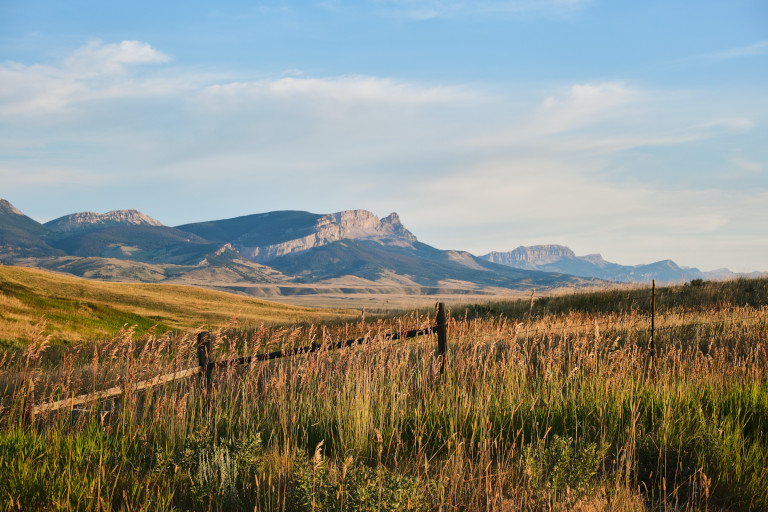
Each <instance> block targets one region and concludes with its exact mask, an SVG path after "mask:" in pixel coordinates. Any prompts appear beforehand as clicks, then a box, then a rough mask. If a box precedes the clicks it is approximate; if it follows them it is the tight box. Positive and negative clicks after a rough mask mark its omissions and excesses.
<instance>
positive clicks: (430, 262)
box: [270, 239, 586, 289]
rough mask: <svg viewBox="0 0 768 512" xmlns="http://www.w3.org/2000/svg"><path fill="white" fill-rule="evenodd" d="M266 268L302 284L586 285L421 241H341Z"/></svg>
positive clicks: (565, 277)
mask: <svg viewBox="0 0 768 512" xmlns="http://www.w3.org/2000/svg"><path fill="white" fill-rule="evenodd" d="M270 266H271V267H272V268H274V269H276V270H279V271H281V272H282V273H284V274H291V275H295V276H297V278H298V281H300V282H317V281H320V280H324V279H332V278H338V277H342V276H347V275H353V276H358V277H362V278H364V279H367V280H370V281H377V280H379V279H382V278H386V277H387V276H388V275H390V274H395V275H397V276H403V277H407V278H408V279H409V280H411V281H413V282H414V283H418V284H421V285H425V286H437V285H439V284H441V283H443V282H448V281H458V282H465V283H474V284H479V285H483V286H492V287H502V288H510V289H523V288H529V287H531V286H539V287H554V286H578V285H584V284H586V281H585V280H584V279H580V278H576V277H573V276H564V275H562V274H556V273H547V272H538V271H529V270H519V269H513V268H510V267H505V266H502V265H497V264H495V263H491V262H487V261H482V260H479V259H478V258H476V257H474V256H472V255H470V254H469V253H461V252H457V251H441V250H439V249H435V248H434V247H431V246H429V245H426V244H422V243H420V242H415V243H414V244H413V247H399V246H389V245H384V244H381V243H378V242H376V241H371V240H348V239H345V240H340V241H338V242H332V243H329V244H326V245H324V246H322V247H318V248H315V249H313V250H311V251H305V252H303V253H300V254H292V255H286V256H281V257H279V258H276V259H274V260H272V261H270Z"/></svg>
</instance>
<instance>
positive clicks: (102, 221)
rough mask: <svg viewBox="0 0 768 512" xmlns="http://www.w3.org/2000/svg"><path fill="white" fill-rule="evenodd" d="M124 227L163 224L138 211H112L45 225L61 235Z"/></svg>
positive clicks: (81, 214) (65, 219)
mask: <svg viewBox="0 0 768 512" xmlns="http://www.w3.org/2000/svg"><path fill="white" fill-rule="evenodd" d="M124 225H131V226H162V225H163V224H162V223H161V222H160V221H157V220H155V219H153V218H152V217H150V216H148V215H145V214H143V213H141V212H140V211H138V210H113V211H111V212H107V213H94V212H80V213H73V214H71V215H65V216H64V217H59V218H58V219H54V220H52V221H49V222H46V223H45V226H46V227H48V228H49V229H51V230H53V231H58V232H62V233H72V232H74V231H85V230H91V229H99V228H105V227H112V226H124Z"/></svg>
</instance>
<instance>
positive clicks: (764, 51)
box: [709, 41, 768, 60]
mask: <svg viewBox="0 0 768 512" xmlns="http://www.w3.org/2000/svg"><path fill="white" fill-rule="evenodd" d="M758 55H768V41H758V42H757V43H754V44H750V45H748V46H741V47H739V48H731V49H729V50H725V51H722V52H717V53H713V54H711V55H709V57H710V58H712V59H714V60H729V59H738V58H741V57H754V56H758Z"/></svg>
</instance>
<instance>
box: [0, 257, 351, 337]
mask: <svg viewBox="0 0 768 512" xmlns="http://www.w3.org/2000/svg"><path fill="white" fill-rule="evenodd" d="M356 315H358V312H356V311H350V310H340V309H310V308H304V307H299V306H291V305H285V304H277V303H274V302H269V301H266V300H261V299H254V298H250V297H243V296H240V295H235V294H232V293H226V292H219V291H213V290H208V289H204V288H197V287H191V286H180V285H166V284H137V283H115V282H101V281H92V280H86V279H80V278H76V277H72V276H68V275H63V274H57V273H53V272H48V271H44V270H37V269H30V268H23V267H8V266H0V340H5V341H17V342H26V341H29V340H30V339H32V337H33V333H34V332H35V331H36V327H35V326H36V325H38V324H40V323H41V322H44V324H45V334H46V335H51V336H52V337H53V339H54V340H59V341H77V340H83V339H87V338H95V337H108V336H114V335H115V334H116V333H117V332H118V331H119V330H120V328H121V327H122V326H123V325H125V324H129V325H136V326H137V332H138V333H141V332H145V331H146V330H147V329H149V328H151V327H152V326H155V325H156V326H157V328H158V329H160V330H163V329H179V330H194V329H212V328H217V327H220V326H223V325H225V324H227V323H229V322H230V321H232V320H233V319H234V318H236V319H237V320H238V324H239V325H242V326H249V325H259V324H261V323H277V322H279V323H293V322H318V321H328V320H333V319H351V318H354V317H355V316H356Z"/></svg>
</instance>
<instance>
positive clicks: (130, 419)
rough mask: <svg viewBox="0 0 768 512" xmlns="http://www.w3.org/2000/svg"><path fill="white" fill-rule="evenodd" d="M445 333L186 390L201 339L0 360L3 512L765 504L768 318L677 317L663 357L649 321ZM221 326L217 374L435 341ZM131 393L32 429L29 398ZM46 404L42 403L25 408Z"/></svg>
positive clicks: (537, 318)
mask: <svg viewBox="0 0 768 512" xmlns="http://www.w3.org/2000/svg"><path fill="white" fill-rule="evenodd" d="M525 309H527V311H526V313H527V314H525V313H523V314H522V315H520V316H518V317H517V318H515V317H512V316H509V315H504V314H498V315H496V314H493V315H486V316H477V317H475V318H472V316H471V315H468V314H467V315H462V314H461V313H462V312H461V310H460V308H456V311H454V313H455V314H456V318H454V319H452V320H451V321H450V322H449V352H448V355H447V364H446V365H445V371H444V372H443V373H441V371H440V368H441V361H440V358H439V357H437V356H436V354H435V348H436V340H435V339H434V337H432V336H427V337H423V338H420V339H418V341H414V340H408V341H400V342H383V341H374V342H372V343H370V344H368V345H364V346H359V347H355V348H351V349H346V350H343V351H321V352H319V353H316V354H312V355H309V356H298V357H291V358H285V359H279V360H276V361H273V362H271V363H268V364H265V363H258V364H253V365H250V366H247V367H240V368H234V367H232V368H227V369H226V370H222V371H219V372H217V373H215V374H214V375H213V383H212V386H211V389H210V391H206V389H205V387H204V386H202V385H201V383H200V382H199V380H196V379H190V380H187V381H176V382H174V383H171V384H167V385H165V386H160V387H154V388H152V389H150V390H146V391H142V392H132V391H131V385H132V383H135V382H137V381H139V380H142V379H145V378H149V377H152V376H154V375H157V374H158V373H165V372H170V371H176V370H179V369H184V368H187V367H191V366H194V365H195V364H196V349H195V337H194V336H192V335H187V336H169V335H149V336H146V337H144V338H143V339H141V340H137V339H135V337H134V336H132V333H131V332H130V331H129V330H126V331H123V332H122V333H121V334H120V336H118V337H117V339H115V340H114V341H113V342H111V343H109V344H105V345H101V346H95V347H94V346H87V345H86V346H83V347H82V348H81V349H80V350H77V349H75V350H73V351H71V352H67V353H64V354H59V355H58V356H57V358H56V360H55V361H53V360H50V359H46V350H45V343H44V339H40V340H38V343H35V344H32V345H30V346H29V347H28V348H27V349H26V350H25V351H23V352H15V353H12V354H11V353H9V354H7V355H6V356H5V360H3V362H2V364H1V365H0V368H1V370H0V372H1V373H0V383H2V385H3V386H4V389H5V393H4V395H3V401H2V407H3V411H2V421H1V425H0V432H1V433H0V508H2V509H4V510H15V509H17V508H19V507H21V508H22V509H25V510H29V509H41V510H102V509H103V510H123V509H124V510H167V509H181V510H232V509H234V510H254V509H255V510H350V511H351V510H446V511H447V510H575V509H581V510H604V509H607V510H644V509H655V510H717V509H731V510H765V509H768V352H767V351H768V321H766V320H767V318H768V309H766V307H765V306H757V305H726V304H723V303H719V304H705V305H703V306H702V307H700V308H695V307H688V306H685V307H683V306H680V307H677V308H675V307H670V308H668V309H667V310H665V311H664V312H663V314H661V316H660V318H658V319H657V325H659V326H660V329H659V331H658V332H657V333H656V339H655V342H656V354H655V357H653V355H652V354H651V353H650V352H649V351H648V350H647V347H648V341H649V334H650V333H649V332H648V328H647V327H648V322H647V317H646V316H645V315H644V314H643V313H642V311H641V310H639V309H638V308H627V309H626V310H623V311H622V310H620V309H619V308H617V309H616V310H615V311H610V312H608V313H602V312H598V311H588V310H581V311H578V310H576V309H575V308H574V310H572V311H570V312H567V311H563V312H549V313H541V314H537V313H536V311H535V307H534V308H533V309H530V308H529V307H527V301H526V308H525ZM431 321H432V319H431V318H429V317H428V316H425V315H419V314H413V315H409V316H404V317H400V318H391V319H385V320H379V321H378V322H376V323H373V324H367V325H361V324H359V323H358V324H348V325H337V326H325V327H324V326H300V327H299V326H286V327H283V328H262V329H257V330H253V331H249V332H248V333H243V332H239V331H233V330H222V331H220V332H219V333H218V334H217V335H216V336H215V343H214V354H213V358H214V359H223V358H227V357H231V356H232V355H234V354H253V353H258V352H262V351H264V350H268V349H272V348H274V347H276V346H283V347H288V346H296V345H303V344H307V343H311V342H318V341H324V342H330V341H331V340H337V339H340V338H345V339H346V338H352V337H356V336H358V335H361V334H364V333H367V334H368V335H370V336H372V337H374V338H375V336H376V334H377V333H378V332H384V331H388V330H403V329H406V328H416V327H423V326H426V325H429V324H430V323H431ZM116 384H118V385H122V386H124V388H125V390H126V392H125V394H124V395H123V396H122V397H121V398H119V399H116V400H108V401H101V402H98V403H93V404H90V405H86V406H78V407H75V408H70V409H68V410H64V411H58V412H55V413H44V414H41V415H40V416H39V417H37V418H36V419H35V420H34V422H33V423H29V422H28V421H27V420H25V411H27V410H28V409H27V408H28V407H29V405H30V403H31V401H34V402H36V403H39V402H40V401H51V400H57V399H61V398H65V397H68V396H73V395H77V394H79V393H83V392H88V391H90V390H93V389H103V388H106V387H111V386H113V385H116ZM32 395H34V396H32Z"/></svg>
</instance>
